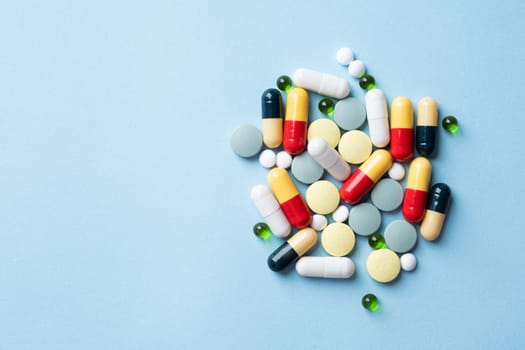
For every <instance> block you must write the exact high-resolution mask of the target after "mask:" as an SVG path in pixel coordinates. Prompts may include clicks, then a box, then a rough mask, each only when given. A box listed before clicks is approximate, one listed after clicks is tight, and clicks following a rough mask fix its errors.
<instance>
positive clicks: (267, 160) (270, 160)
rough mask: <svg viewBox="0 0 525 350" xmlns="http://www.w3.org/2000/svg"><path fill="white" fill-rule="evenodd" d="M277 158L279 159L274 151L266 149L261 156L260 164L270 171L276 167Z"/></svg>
mask: <svg viewBox="0 0 525 350" xmlns="http://www.w3.org/2000/svg"><path fill="white" fill-rule="evenodd" d="M276 158H277V157H276V155H275V152H274V151H272V150H271V149H265V150H264V151H262V152H261V154H259V163H260V164H261V165H262V166H263V167H264V168H268V169H269V168H271V167H273V166H274V165H275V160H276Z"/></svg>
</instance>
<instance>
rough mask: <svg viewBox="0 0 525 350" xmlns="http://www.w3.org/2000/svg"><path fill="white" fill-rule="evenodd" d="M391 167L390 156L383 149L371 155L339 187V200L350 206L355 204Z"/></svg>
mask: <svg viewBox="0 0 525 350" xmlns="http://www.w3.org/2000/svg"><path fill="white" fill-rule="evenodd" d="M391 166H392V156H391V155H390V153H389V152H388V151H385V150H383V149H378V150H375V151H374V153H372V155H370V157H369V158H368V159H367V160H366V161H365V162H364V163H363V164H362V165H361V166H360V167H359V169H357V170H356V171H354V173H353V174H352V175H351V176H350V177H349V178H348V180H346V181H345V183H343V186H341V190H340V194H341V198H342V199H343V200H344V201H345V202H347V203H350V204H357V203H358V202H359V201H360V200H361V199H362V198H363V197H364V195H365V194H367V193H368V192H369V191H370V190H371V189H372V187H374V185H375V184H376V182H377V181H379V179H381V177H382V176H383V175H384V174H385V173H386V172H387V171H388V169H390V167H391Z"/></svg>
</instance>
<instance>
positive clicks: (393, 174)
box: [388, 162, 405, 181]
mask: <svg viewBox="0 0 525 350" xmlns="http://www.w3.org/2000/svg"><path fill="white" fill-rule="evenodd" d="M388 176H390V178H391V179H394V180H397V181H401V180H403V178H404V177H405V167H404V166H403V164H401V163H397V162H396V163H394V164H392V167H391V168H390V170H389V171H388Z"/></svg>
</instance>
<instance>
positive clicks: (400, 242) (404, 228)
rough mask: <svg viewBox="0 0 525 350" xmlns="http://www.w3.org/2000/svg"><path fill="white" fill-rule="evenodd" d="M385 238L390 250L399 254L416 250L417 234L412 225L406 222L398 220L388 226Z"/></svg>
mask: <svg viewBox="0 0 525 350" xmlns="http://www.w3.org/2000/svg"><path fill="white" fill-rule="evenodd" d="M384 237H385V243H386V245H387V246H388V248H390V249H392V250H393V251H395V252H397V253H404V252H408V251H409V250H410V249H412V248H414V245H415V244H416V241H417V232H416V228H415V227H414V226H413V225H412V224H410V223H408V222H406V221H404V220H396V221H392V222H391V223H390V224H388V226H387V227H386V229H385V234H384Z"/></svg>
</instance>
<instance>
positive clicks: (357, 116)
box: [333, 97, 366, 130]
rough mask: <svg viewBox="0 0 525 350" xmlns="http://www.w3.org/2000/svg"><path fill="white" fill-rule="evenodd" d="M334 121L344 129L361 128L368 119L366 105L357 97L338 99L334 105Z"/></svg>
mask: <svg viewBox="0 0 525 350" xmlns="http://www.w3.org/2000/svg"><path fill="white" fill-rule="evenodd" d="M333 116H334V121H335V122H336V124H337V125H339V127H340V128H341V129H343V130H354V129H359V128H360V127H361V126H362V125H363V123H364V122H365V120H366V110H365V106H363V104H362V103H361V101H359V100H358V99H357V98H355V97H348V98H345V99H344V100H341V101H338V102H337V103H336V104H335V107H334V115H333Z"/></svg>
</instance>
